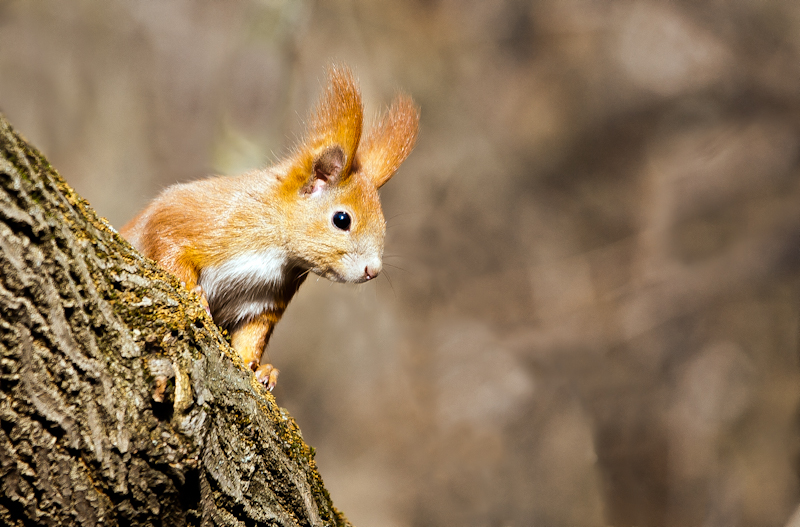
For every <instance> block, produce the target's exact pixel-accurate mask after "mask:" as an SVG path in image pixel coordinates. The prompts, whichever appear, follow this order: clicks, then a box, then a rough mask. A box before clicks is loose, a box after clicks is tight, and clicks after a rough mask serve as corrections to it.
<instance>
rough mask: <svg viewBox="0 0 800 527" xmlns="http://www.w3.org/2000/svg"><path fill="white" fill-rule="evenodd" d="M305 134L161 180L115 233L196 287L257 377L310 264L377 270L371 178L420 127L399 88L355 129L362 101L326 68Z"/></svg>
mask: <svg viewBox="0 0 800 527" xmlns="http://www.w3.org/2000/svg"><path fill="white" fill-rule="evenodd" d="M328 77H329V79H328V86H327V88H326V89H325V91H324V93H323V95H322V97H321V99H320V101H319V102H318V104H317V106H316V108H315V110H314V111H313V112H312V114H311V116H310V119H309V122H308V126H307V130H306V134H305V136H304V138H303V139H302V140H301V141H300V143H299V144H298V145H297V146H296V147H295V148H294V150H293V151H292V152H291V153H290V154H289V155H288V156H287V157H286V158H285V159H283V160H282V161H280V162H278V163H277V164H275V165H273V166H271V167H269V168H266V169H262V170H253V171H251V172H247V173H245V174H242V175H239V176H234V177H226V176H216V177H211V178H208V179H204V180H199V181H194V182H191V183H184V184H177V185H174V186H171V187H169V188H167V189H166V190H164V191H163V192H162V193H161V195H159V196H158V197H157V198H156V199H155V200H154V201H153V202H152V203H150V204H149V205H148V206H147V207H146V208H145V209H144V210H143V211H142V212H140V213H139V214H138V215H137V216H136V217H135V218H134V219H133V220H131V221H130V222H129V223H128V224H127V225H126V226H125V227H123V229H122V230H121V234H122V235H123V236H124V237H125V238H126V239H127V240H128V241H129V242H130V243H131V244H132V245H133V246H135V247H136V248H137V249H138V250H139V251H141V252H142V253H143V254H144V255H145V256H148V257H150V258H152V259H154V260H155V261H156V262H158V264H159V265H160V266H161V267H163V268H164V269H166V270H167V271H169V272H170V273H172V274H174V275H175V276H176V277H178V279H180V280H181V282H183V283H184V284H185V285H186V287H187V288H188V289H190V290H193V291H196V292H197V293H198V294H199V295H200V300H201V302H202V303H203V306H204V307H205V308H206V310H207V311H208V312H209V313H210V314H211V316H212V318H213V319H214V321H215V322H216V323H217V324H218V325H219V326H221V327H222V328H224V329H227V330H228V331H229V332H230V335H231V345H232V346H233V348H234V349H235V350H236V351H237V352H238V353H239V355H240V356H241V358H242V360H243V361H244V364H245V365H246V366H248V367H249V368H250V369H251V370H253V371H254V372H255V375H256V378H257V379H258V380H259V382H261V383H263V384H264V385H265V386H266V387H267V389H269V390H272V388H274V387H275V383H276V381H277V378H278V370H277V369H276V368H275V367H273V366H272V365H271V364H263V365H262V364H261V355H262V353H263V352H264V349H265V347H266V345H267V342H268V341H269V337H270V335H271V334H272V330H273V328H274V327H275V324H277V323H278V321H279V320H280V318H281V316H282V315H283V312H284V311H285V310H286V306H287V305H288V304H289V301H290V300H291V299H292V297H293V296H294V294H295V293H296V292H297V289H298V288H299V287H300V285H301V284H302V283H303V281H304V280H305V278H306V275H307V274H308V272H313V273H315V274H317V275H319V276H324V277H325V278H328V279H329V280H332V281H335V282H351V283H361V282H366V281H368V280H372V279H373V278H375V277H376V276H377V275H378V273H379V272H380V271H381V267H382V263H381V258H382V256H383V240H384V236H385V233H386V222H385V220H384V217H383V212H382V210H381V204H380V201H379V199H378V189H379V188H380V187H381V186H382V185H383V184H384V183H386V182H387V181H388V180H389V178H391V177H392V175H394V173H395V171H396V170H397V168H398V167H399V166H400V163H402V162H403V160H404V159H405V158H406V157H407V156H408V154H409V153H410V152H411V149H412V148H413V147H414V143H415V142H416V138H417V131H418V127H419V110H418V109H417V107H416V106H415V105H414V102H413V101H412V100H411V98H410V97H408V96H406V95H402V94H401V95H398V96H397V97H396V98H395V100H394V102H393V104H392V106H391V107H390V108H389V110H388V112H386V113H385V114H384V115H383V116H382V118H380V119H379V120H378V121H377V123H376V125H375V126H374V127H373V128H372V129H371V130H370V131H369V133H368V134H367V135H366V136H365V137H364V139H363V140H361V130H362V124H363V120H364V110H363V105H362V102H361V94H360V92H359V89H358V85H357V83H356V80H355V78H354V77H353V74H352V73H351V72H350V70H349V69H347V68H346V67H343V66H332V67H330V68H329V70H328Z"/></svg>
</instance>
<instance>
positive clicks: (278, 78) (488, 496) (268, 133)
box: [0, 0, 800, 527]
mask: <svg viewBox="0 0 800 527" xmlns="http://www.w3.org/2000/svg"><path fill="white" fill-rule="evenodd" d="M331 60H337V61H342V62H345V63H347V64H349V65H350V66H351V67H352V68H353V69H354V70H355V71H356V73H357V75H358V77H359V78H360V82H361V87H362V91H363V94H364V99H365V103H366V108H367V112H368V114H374V113H376V112H378V111H379V110H381V109H382V108H384V107H385V106H386V105H387V104H388V103H389V102H390V101H391V98H392V96H393V95H394V93H395V92H396V91H397V90H398V89H402V90H404V91H406V92H408V93H410V94H411V95H413V97H414V98H415V100H416V101H417V103H418V104H419V105H420V106H421V109H422V125H421V134H420V138H419V142H418V146H417V148H416V150H415V151H414V153H413V154H412V155H411V157H410V158H409V159H408V161H406V163H405V164H404V165H403V166H402V168H401V169H400V171H399V173H398V174H397V176H396V177H395V179H393V180H392V181H391V182H390V183H389V184H388V185H387V186H386V187H384V188H383V190H382V196H383V202H384V210H385V213H386V216H387V218H388V222H389V230H388V236H387V242H386V253H387V256H386V273H385V274H384V276H383V277H381V279H379V280H377V281H376V282H372V283H369V284H365V285H362V286H346V285H341V284H330V283H329V282H327V281H324V280H319V281H317V280H310V281H309V282H308V283H307V284H306V285H304V286H303V288H302V290H301V291H300V293H299V295H298V296H297V297H296V298H295V300H294V301H293V303H292V305H291V306H290V307H289V309H288V311H287V314H286V316H285V317H284V319H283V321H282V322H281V324H279V326H278V329H277V332H276V334H275V336H274V337H273V340H272V343H271V351H270V356H271V359H272V362H273V363H274V364H276V365H277V366H278V367H279V368H280V369H281V378H280V382H279V383H278V387H277V389H276V390H275V395H276V397H277V400H278V402H279V404H280V405H281V406H284V407H286V408H287V409H288V410H289V411H290V412H291V413H292V415H294V416H295V417H296V419H297V421H298V422H299V424H300V426H301V427H302V430H303V433H304V436H305V438H306V440H307V441H308V442H309V443H310V444H311V445H313V446H315V447H316V448H317V460H318V463H319V467H320V470H321V473H322V476H323V478H324V480H325V483H326V484H327V486H328V488H329V489H330V491H331V494H332V496H333V499H334V503H336V504H337V506H338V507H339V508H340V509H342V510H343V511H344V512H345V513H346V514H347V515H348V517H349V518H350V519H351V520H352V521H353V522H354V523H355V524H356V525H359V526H388V527H400V526H420V527H422V526H434V525H458V526H533V525H535V526H565V527H566V526H605V525H613V526H620V527H622V526H634V525H635V526H726V527H730V526H784V525H787V526H788V525H794V526H797V525H800V516H797V517H794V519H792V516H793V514H795V510H796V508H797V506H798V504H800V485H799V482H798V473H799V471H800V458H799V457H798V454H799V453H800V433H798V432H800V430H798V427H799V424H800V421H799V420H798V415H799V414H798V403H799V402H800V382H799V381H800V364H799V363H798V357H799V356H798V343H799V342H800V338H799V336H798V323H800V177H798V176H800V157H799V156H798V154H799V151H798V143H799V141H800V3H797V2H796V0H768V1H760V2H754V1H749V2H748V1H744V0H739V1H727V2H726V1H719V0H708V1H704V2H698V1H696V0H674V1H669V2H667V1H663V2H658V1H630V0H609V1H602V2H601V1H597V0H538V1H527V2H526V1H517V0H506V1H499V0H498V1H490V2H485V1H479V0H468V1H455V0H438V1H437V0H428V1H422V0H418V1H408V2H395V1H391V0H350V1H339V2H333V1H325V0H320V1H310V0H292V1H289V0H252V1H231V2H214V1H188V0H170V1H155V0H136V1H134V0H129V1H120V0H118V1H109V2H91V1H88V0H83V1H82V0H41V1H33V0H30V1H22V0H16V1H15V0H0V111H2V112H4V113H5V114H6V116H7V117H8V118H9V119H10V120H11V122H12V123H13V124H14V125H15V127H16V128H17V129H18V130H20V131H21V132H22V134H23V135H25V136H26V137H27V138H28V139H29V140H30V141H32V142H33V143H34V144H35V145H36V146H37V147H39V148H40V149H41V150H43V152H44V153H45V154H46V155H47V156H48V158H49V159H50V161H51V162H52V163H53V165H54V166H55V167H56V168H57V169H58V170H59V171H60V172H61V173H62V174H63V175H64V177H65V178H66V179H67V180H68V181H69V182H70V183H71V184H72V185H73V186H74V187H75V188H76V189H77V190H78V192H79V193H81V194H82V195H83V196H84V197H86V198H87V199H88V200H89V201H90V202H91V203H92V204H93V205H94V207H95V208H96V209H97V210H98V212H99V213H100V214H101V215H103V216H106V217H107V218H108V219H109V220H110V221H111V223H112V224H114V225H116V226H118V227H120V226H122V225H123V224H124V223H125V222H126V221H127V220H128V219H130V218H131V217H132V216H133V215H134V214H135V212H137V211H138V210H139V209H140V208H142V207H143V206H144V205H145V204H146V203H147V202H148V201H149V200H150V199H152V198H153V197H154V196H155V195H156V194H157V193H158V192H159V191H160V190H161V189H162V188H164V187H165V186H167V185H169V184H171V183H174V182H176V181H187V180H192V179H196V178H201V177H204V176H206V175H210V174H214V173H222V174H236V173H239V172H242V171H245V170H248V169H251V168H253V167H258V166H264V165H266V164H268V163H270V162H272V161H274V160H275V159H277V158H279V157H280V155H281V153H283V152H286V151H287V150H288V149H289V148H290V147H291V146H292V144H293V143H294V141H295V139H296V137H297V136H298V135H299V134H301V133H302V123H301V120H302V118H303V117H304V116H305V115H306V112H307V111H308V109H309V108H310V107H311V106H312V105H313V103H314V101H315V100H316V98H317V96H318V94H319V92H320V90H321V87H322V85H323V83H324V81H325V73H324V71H325V66H326V65H327V64H328V63H329V62H330V61H331Z"/></svg>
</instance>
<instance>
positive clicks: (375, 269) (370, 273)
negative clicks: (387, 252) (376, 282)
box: [364, 261, 381, 280]
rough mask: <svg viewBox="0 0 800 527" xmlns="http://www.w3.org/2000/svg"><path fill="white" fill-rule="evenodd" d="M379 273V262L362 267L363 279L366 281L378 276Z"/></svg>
mask: <svg viewBox="0 0 800 527" xmlns="http://www.w3.org/2000/svg"><path fill="white" fill-rule="evenodd" d="M380 272H381V262H380V261H377V262H372V263H369V264H367V265H366V266H365V267H364V277H365V278H366V279H367V280H372V279H373V278H375V277H376V276H378V273H380Z"/></svg>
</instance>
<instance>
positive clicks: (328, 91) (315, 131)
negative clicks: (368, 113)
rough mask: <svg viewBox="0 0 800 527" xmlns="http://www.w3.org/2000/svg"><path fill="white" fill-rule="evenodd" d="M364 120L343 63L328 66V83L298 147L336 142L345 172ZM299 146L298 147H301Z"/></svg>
mask: <svg viewBox="0 0 800 527" xmlns="http://www.w3.org/2000/svg"><path fill="white" fill-rule="evenodd" d="M363 123H364V109H363V105H362V103H361V92H360V91H359V89H358V83H357V82H356V79H355V77H354V76H353V73H352V72H351V71H350V69H349V68H347V66H343V65H337V64H333V65H331V66H329V67H328V85H327V87H326V88H325V92H324V93H323V94H322V97H321V98H320V101H319V102H318V103H317V106H316V108H315V109H314V112H313V114H312V116H311V118H310V119H309V126H308V133H307V136H306V140H305V141H303V145H302V147H305V148H307V149H308V150H307V151H310V152H318V151H319V150H320V149H322V148H326V147H328V146H331V145H339V146H340V150H341V151H342V154H343V165H342V168H343V170H344V172H345V173H347V172H349V170H350V165H351V164H352V162H353V157H354V156H355V152H356V148H358V142H359V141H360V139H361V128H362V126H363ZM302 147H301V149H302Z"/></svg>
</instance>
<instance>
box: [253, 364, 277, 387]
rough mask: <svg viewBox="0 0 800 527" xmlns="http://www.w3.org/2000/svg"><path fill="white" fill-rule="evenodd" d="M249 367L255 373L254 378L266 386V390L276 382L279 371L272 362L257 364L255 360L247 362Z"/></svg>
mask: <svg viewBox="0 0 800 527" xmlns="http://www.w3.org/2000/svg"><path fill="white" fill-rule="evenodd" d="M249 366H250V369H251V370H253V371H254V372H255V374H256V380H257V381H258V382H260V383H261V384H263V385H264V386H266V387H267V390H269V391H272V389H273V388H275V384H277V382H278V374H279V373H280V371H279V370H278V368H276V367H275V366H273V365H272V364H262V365H260V366H259V365H258V364H257V363H256V362H255V361H253V362H251V363H250V364H249Z"/></svg>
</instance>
